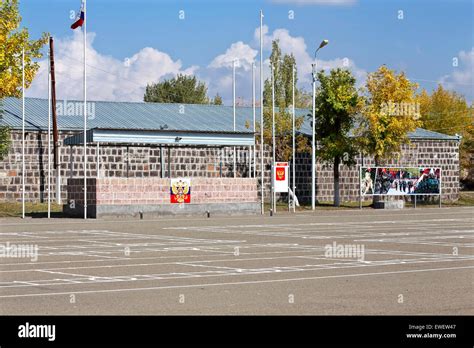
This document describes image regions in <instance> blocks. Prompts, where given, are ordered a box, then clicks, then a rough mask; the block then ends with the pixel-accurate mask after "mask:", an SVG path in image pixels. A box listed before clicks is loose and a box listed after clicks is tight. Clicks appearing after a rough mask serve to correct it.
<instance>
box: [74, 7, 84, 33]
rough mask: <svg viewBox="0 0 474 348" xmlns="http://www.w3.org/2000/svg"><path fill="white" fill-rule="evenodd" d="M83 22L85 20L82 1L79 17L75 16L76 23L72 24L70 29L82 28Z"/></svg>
mask: <svg viewBox="0 0 474 348" xmlns="http://www.w3.org/2000/svg"><path fill="white" fill-rule="evenodd" d="M84 20H85V15H84V1H82V5H81V11H80V13H79V15H77V16H76V21H75V22H74V23H72V25H71V29H73V30H74V29H76V28H79V27H82V25H83V24H84Z"/></svg>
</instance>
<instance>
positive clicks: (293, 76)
mask: <svg viewBox="0 0 474 348" xmlns="http://www.w3.org/2000/svg"><path fill="white" fill-rule="evenodd" d="M295 74H296V69H295V66H294V65H293V73H292V74H291V76H292V83H291V84H292V86H293V91H292V92H293V93H292V94H293V120H292V121H293V213H294V212H296V165H295V162H296V138H295Z"/></svg>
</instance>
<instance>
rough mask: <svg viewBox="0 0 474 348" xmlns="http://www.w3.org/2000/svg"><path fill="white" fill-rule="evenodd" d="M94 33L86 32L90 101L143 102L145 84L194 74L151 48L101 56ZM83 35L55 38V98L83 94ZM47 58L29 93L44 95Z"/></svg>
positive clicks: (190, 69)
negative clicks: (121, 56)
mask: <svg viewBox="0 0 474 348" xmlns="http://www.w3.org/2000/svg"><path fill="white" fill-rule="evenodd" d="M94 38H95V34H94V33H89V34H88V35H87V94H88V98H89V99H90V100H111V101H142V100H143V94H144V90H145V86H146V84H147V83H151V82H157V81H158V80H159V79H161V78H163V77H166V76H174V75H176V74H178V73H182V74H193V73H195V72H196V70H197V69H198V68H197V67H196V66H191V67H188V68H186V69H183V67H182V63H181V61H180V60H176V61H175V60H173V59H172V58H171V57H170V56H169V55H168V54H166V53H163V52H160V51H158V50H156V49H154V48H151V47H145V48H143V49H141V50H140V51H139V52H137V53H136V54H134V55H133V56H132V57H130V58H128V59H124V60H123V61H121V60H119V59H116V58H113V57H110V56H106V55H102V54H101V53H99V52H97V51H96V50H95V49H94V47H93V43H94ZM82 42H83V36H82V32H79V31H78V32H74V34H73V36H72V37H68V38H66V39H64V40H56V41H55V75H56V90H57V98H58V99H69V100H71V99H82V95H83V94H82V93H83V87H82V86H83V63H82V57H83V44H82ZM47 66H48V62H47V59H44V60H42V61H41V62H40V70H39V72H38V74H37V76H36V78H35V80H34V81H33V84H32V86H31V88H30V89H29V90H28V96H31V97H42V98H46V97H47V91H48V85H47Z"/></svg>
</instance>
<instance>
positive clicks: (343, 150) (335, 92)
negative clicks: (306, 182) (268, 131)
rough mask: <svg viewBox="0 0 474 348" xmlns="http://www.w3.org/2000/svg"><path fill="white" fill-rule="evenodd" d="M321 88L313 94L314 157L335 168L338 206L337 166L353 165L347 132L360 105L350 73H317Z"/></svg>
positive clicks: (351, 145)
mask: <svg viewBox="0 0 474 348" xmlns="http://www.w3.org/2000/svg"><path fill="white" fill-rule="evenodd" d="M317 77H318V80H319V83H320V86H319V88H318V91H317V94H316V105H317V108H316V120H317V122H316V127H315V131H316V138H317V139H318V141H319V144H320V147H319V148H318V151H317V156H318V157H320V158H321V159H322V160H323V161H324V162H329V163H331V164H332V165H333V169H334V206H336V207H339V205H340V199H339V165H340V164H346V165H353V164H354V163H355V161H354V157H355V155H356V153H357V149H356V147H355V146H354V142H353V139H352V138H351V137H349V132H350V131H351V130H352V128H353V126H354V120H355V115H356V114H357V112H358V110H359V109H360V106H361V99H360V98H359V95H358V92H357V88H356V87H355V83H356V79H355V78H354V76H353V75H352V73H351V72H350V71H349V70H345V69H340V68H337V69H332V70H331V71H330V73H329V75H325V74H324V71H320V72H319V73H318V74H317Z"/></svg>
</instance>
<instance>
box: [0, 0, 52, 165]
mask: <svg viewBox="0 0 474 348" xmlns="http://www.w3.org/2000/svg"><path fill="white" fill-rule="evenodd" d="M20 23H21V16H20V12H19V10H18V0H0V118H1V117H2V110H3V108H2V105H1V100H2V99H3V98H5V97H19V96H20V94H21V85H22V75H23V71H22V51H23V48H24V49H25V87H26V88H28V87H29V86H30V85H31V82H32V81H33V79H34V77H35V75H36V73H37V71H38V69H39V64H38V63H37V62H35V61H34V59H38V58H41V57H42V54H41V52H40V50H41V47H43V45H44V44H45V43H46V42H47V40H48V34H46V33H44V34H43V35H42V37H41V38H40V39H39V40H30V39H29V34H28V29H26V28H20ZM9 145H10V132H9V129H8V128H7V127H0V159H2V158H3V157H4V156H5V155H6V154H7V153H8V148H9Z"/></svg>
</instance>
